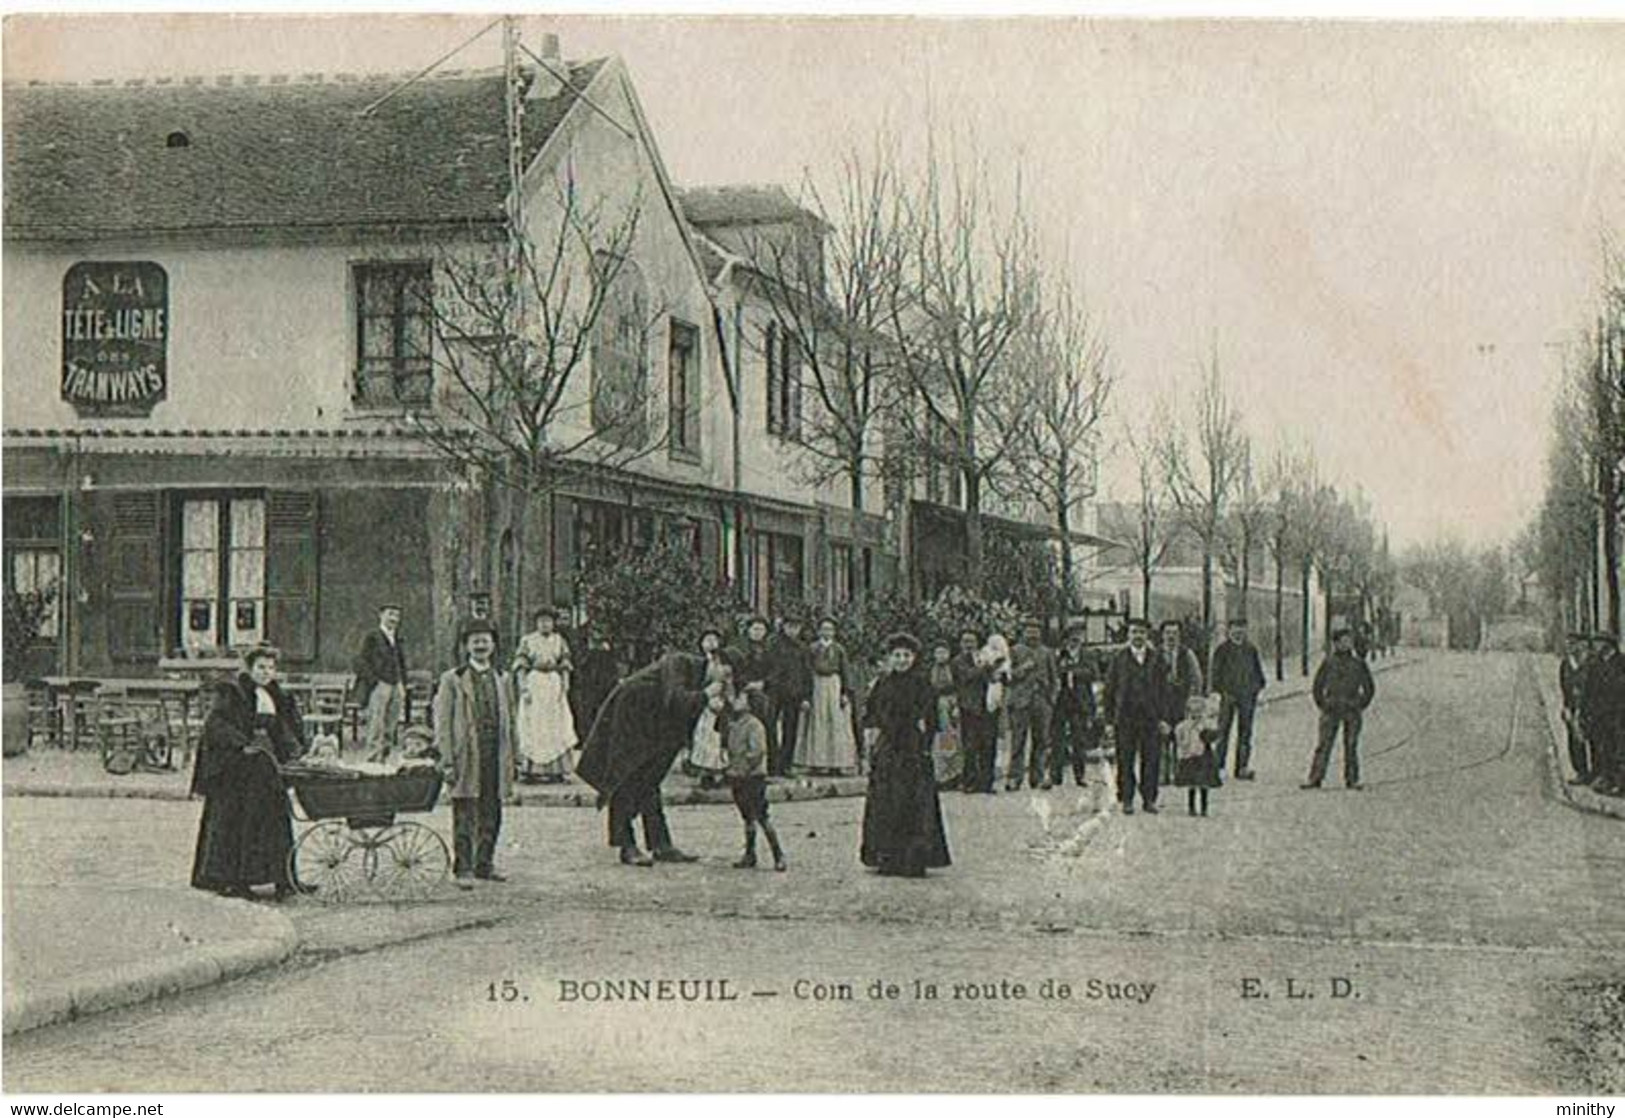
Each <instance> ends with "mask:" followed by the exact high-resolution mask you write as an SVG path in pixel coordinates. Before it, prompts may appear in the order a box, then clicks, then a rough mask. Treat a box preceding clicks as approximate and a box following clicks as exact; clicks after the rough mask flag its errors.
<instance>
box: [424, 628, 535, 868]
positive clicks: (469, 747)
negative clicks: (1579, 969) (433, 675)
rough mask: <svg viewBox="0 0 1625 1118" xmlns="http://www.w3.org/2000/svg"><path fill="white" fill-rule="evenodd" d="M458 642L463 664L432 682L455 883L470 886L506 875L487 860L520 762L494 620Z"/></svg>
mask: <svg viewBox="0 0 1625 1118" xmlns="http://www.w3.org/2000/svg"><path fill="white" fill-rule="evenodd" d="M460 643H461V645H462V649H463V655H464V661H463V663H462V664H461V665H460V666H458V667H455V668H452V669H451V670H450V671H448V672H446V673H444V674H443V675H442V676H441V677H440V683H439V685H438V686H437V687H436V688H435V693H434V744H435V749H436V750H437V751H438V752H439V753H440V764H441V767H442V771H443V772H444V773H445V777H446V786H447V788H448V790H449V794H450V796H451V813H452V829H453V832H454V836H455V837H454V843H453V846H454V855H453V866H452V870H453V872H454V873H455V874H456V875H457V887H458V888H459V889H472V888H473V887H474V879H475V878H479V879H480V880H482V881H497V882H500V881H506V880H507V878H505V877H504V876H503V875H502V874H500V873H498V872H497V871H496V868H495V867H494V865H493V864H492V863H493V859H494V857H495V855H496V848H497V836H498V834H500V832H501V830H502V805H503V802H504V801H506V800H507V798H508V796H509V795H510V794H511V793H512V791H513V784H514V779H515V777H516V775H517V773H516V769H517V765H516V762H515V752H514V740H513V739H514V735H513V710H514V704H513V692H512V690H511V687H510V685H509V681H508V677H507V675H506V674H505V673H503V672H501V671H498V670H497V666H496V661H495V655H496V647H497V631H496V626H494V625H492V624H491V623H490V622H489V621H481V620H476V621H471V622H469V623H468V625H467V626H465V627H464V629H463V633H462V641H461V642H460Z"/></svg>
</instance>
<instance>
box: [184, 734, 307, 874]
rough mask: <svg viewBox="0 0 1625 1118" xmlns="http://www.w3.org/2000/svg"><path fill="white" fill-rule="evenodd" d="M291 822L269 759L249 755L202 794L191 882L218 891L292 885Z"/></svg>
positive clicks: (280, 781) (285, 797) (284, 799)
mask: <svg viewBox="0 0 1625 1118" xmlns="http://www.w3.org/2000/svg"><path fill="white" fill-rule="evenodd" d="M292 849H293V823H292V821H291V819H290V817H289V814H288V793H287V792H286V791H285V790H284V789H283V787H282V780H281V778H280V777H278V776H277V773H276V769H275V768H274V767H273V766H272V764H271V761H270V758H268V757H265V756H262V755H258V754H249V755H247V756H245V757H243V758H242V760H240V761H238V762H236V763H235V764H233V765H232V767H231V770H230V771H229V772H228V773H226V774H224V775H223V777H222V779H221V781H220V787H219V788H218V789H217V790H215V791H213V792H210V793H209V794H208V795H207V796H205V797H204V799H203V819H202V821H201V822H200V823H199V825H198V833H197V852H196V855H195V856H194V858H193V860H192V884H193V886H195V887H196V888H199V889H211V890H215V891H217V892H218V891H220V890H224V889H243V888H247V887H249V886H252V885H279V886H283V887H287V886H290V885H291V884H292V883H293V881H292V877H291V874H290V869H289V866H288V852H289V851H290V850H292Z"/></svg>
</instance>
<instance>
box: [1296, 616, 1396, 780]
mask: <svg viewBox="0 0 1625 1118" xmlns="http://www.w3.org/2000/svg"><path fill="white" fill-rule="evenodd" d="M1314 694H1315V706H1317V707H1319V708H1320V740H1319V742H1318V743H1317V745H1316V746H1315V756H1314V760H1313V761H1311V762H1310V764H1309V779H1308V780H1307V781H1305V782H1304V783H1303V784H1302V785H1300V787H1302V788H1306V789H1308V788H1319V787H1320V782H1321V781H1323V780H1325V779H1326V768H1327V766H1328V765H1329V764H1330V762H1331V759H1332V747H1333V746H1334V745H1336V743H1337V731H1338V729H1339V728H1341V729H1342V731H1343V784H1344V785H1345V786H1346V787H1348V788H1349V789H1351V790H1355V791H1358V790H1359V789H1360V787H1361V784H1360V724H1361V722H1362V721H1363V719H1364V716H1365V709H1366V707H1368V706H1370V705H1371V700H1372V699H1373V698H1375V697H1376V694H1377V684H1376V681H1375V680H1373V679H1372V678H1371V668H1370V667H1369V666H1368V665H1367V664H1366V662H1365V661H1364V660H1362V659H1360V658H1359V657H1358V656H1356V655H1355V653H1354V634H1353V633H1351V632H1350V631H1349V630H1348V629H1347V628H1346V627H1345V628H1340V629H1333V630H1332V651H1331V654H1330V655H1328V656H1327V657H1326V659H1324V660H1322V661H1321V663H1320V668H1319V670H1317V671H1316V672H1315V688H1314Z"/></svg>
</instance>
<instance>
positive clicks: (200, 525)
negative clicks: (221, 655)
mask: <svg viewBox="0 0 1625 1118" xmlns="http://www.w3.org/2000/svg"><path fill="white" fill-rule="evenodd" d="M180 531H181V538H180V552H179V558H180V594H179V603H180V617H179V631H180V644H181V647H182V648H183V649H184V650H185V651H186V652H188V653H190V654H192V655H206V654H209V653H213V652H222V651H225V650H228V649H231V648H240V647H244V646H247V645H253V644H257V643H259V642H260V641H262V640H264V639H265V499H264V498H263V497H259V496H243V497H226V498H215V497H205V498H190V497H189V498H184V499H182V501H181V511H180Z"/></svg>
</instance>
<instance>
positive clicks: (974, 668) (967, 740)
mask: <svg viewBox="0 0 1625 1118" xmlns="http://www.w3.org/2000/svg"><path fill="white" fill-rule="evenodd" d="M981 647H982V635H981V634H980V633H978V632H976V631H975V630H974V629H967V630H965V632H963V633H961V634H959V654H958V655H956V656H955V657H954V658H953V661H952V662H951V663H950V664H949V665H948V670H949V671H950V672H952V673H953V677H954V702H955V705H956V706H957V707H958V708H959V752H960V755H961V756H962V757H963V758H964V765H963V766H962V768H961V776H960V785H959V786H960V788H961V789H962V790H964V791H966V792H983V793H986V794H988V795H992V794H993V780H994V775H995V774H994V771H993V767H994V763H995V761H996V760H997V757H996V755H995V750H996V747H997V745H998V741H997V739H996V738H995V736H994V735H995V733H996V730H997V721H996V719H995V718H994V716H993V715H992V714H990V713H989V712H988V709H987V685H988V682H989V680H990V679H991V678H992V669H991V668H989V667H988V666H987V665H986V664H983V663H981V662H979V661H978V659H977V655H976V654H977V652H978V651H979V650H980V649H981Z"/></svg>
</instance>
